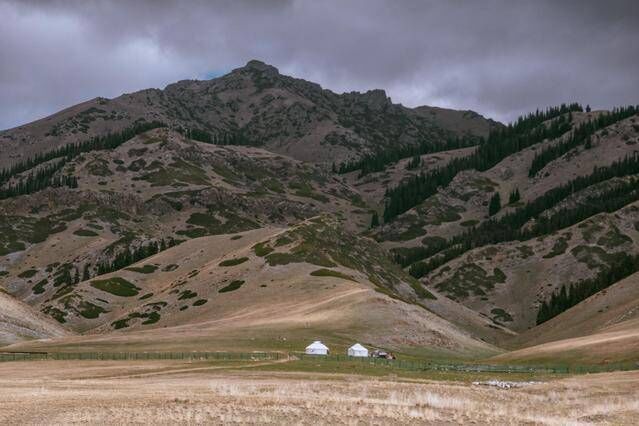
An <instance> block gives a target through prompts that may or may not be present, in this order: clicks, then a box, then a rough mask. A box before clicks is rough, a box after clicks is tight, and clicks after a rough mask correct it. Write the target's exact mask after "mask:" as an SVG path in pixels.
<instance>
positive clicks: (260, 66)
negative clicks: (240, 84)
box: [238, 59, 280, 75]
mask: <svg viewBox="0 0 639 426" xmlns="http://www.w3.org/2000/svg"><path fill="white" fill-rule="evenodd" d="M238 70H240V71H250V72H258V73H261V74H269V75H279V73H280V72H279V70H278V69H277V68H275V67H274V66H273V65H269V64H266V63H264V62H262V61H258V60H257V59H251V60H250V61H248V62H247V63H246V65H245V66H244V67H242V68H239V69H238Z"/></svg>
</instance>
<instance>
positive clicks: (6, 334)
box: [0, 291, 72, 347]
mask: <svg viewBox="0 0 639 426" xmlns="http://www.w3.org/2000/svg"><path fill="white" fill-rule="evenodd" d="M71 334H72V333H71V332H70V331H68V330H66V329H65V328H63V327H61V326H60V324H58V323H57V322H55V321H54V320H53V319H52V318H50V317H48V316H46V315H43V314H41V313H39V312H37V311H36V310H34V309H33V308H31V307H30V306H29V305H26V304H24V303H21V302H19V301H17V300H15V299H14V298H13V297H11V296H9V295H7V294H5V293H3V292H1V291H0V347H2V346H6V345H10V344H12V343H16V342H21V341H24V340H34V339H51V338H54V337H55V338H59V337H63V336H69V335H71Z"/></svg>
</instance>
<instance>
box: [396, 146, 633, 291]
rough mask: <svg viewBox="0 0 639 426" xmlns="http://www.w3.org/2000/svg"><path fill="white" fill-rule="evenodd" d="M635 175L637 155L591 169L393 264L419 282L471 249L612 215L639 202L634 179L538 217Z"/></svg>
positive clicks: (408, 252)
mask: <svg viewBox="0 0 639 426" xmlns="http://www.w3.org/2000/svg"><path fill="white" fill-rule="evenodd" d="M637 173H639V155H638V154H634V155H629V156H626V157H625V158H624V159H622V160H619V161H616V162H614V163H613V164H611V165H610V166H606V167H595V169H594V170H593V172H592V173H591V174H590V175H587V176H582V177H578V178H576V179H573V180H572V181H570V182H568V183H566V184H564V185H561V186H559V187H557V188H553V189H551V190H550V191H548V192H546V193H545V194H544V195H542V196H540V197H539V198H537V199H535V200H533V201H531V202H529V203H527V204H526V205H525V206H524V207H520V208H518V209H517V210H515V211H514V212H511V213H508V214H505V215H503V216H502V217H500V218H499V219H489V220H487V221H485V222H483V223H481V224H480V225H479V226H477V227H473V228H471V229H470V230H468V231H466V232H465V233H463V234H460V235H457V236H454V237H452V238H450V239H449V240H447V241H446V244H439V245H436V246H429V247H418V248H414V249H411V250H403V251H401V252H399V253H396V256H395V257H396V261H398V263H400V264H401V265H402V266H408V265H411V268H410V270H409V272H410V273H411V275H413V276H414V277H416V278H421V277H422V276H424V275H426V274H427V273H429V272H431V271H433V270H435V269H436V268H438V267H439V266H441V265H443V264H444V263H446V262H448V261H449V260H452V259H453V258H455V257H458V256H459V255H461V254H463V253H465V252H466V251H468V250H471V249H473V248H476V247H482V246H485V245H488V244H497V243H501V242H505V241H515V240H520V241H524V240H528V239H531V238H535V237H538V236H541V235H546V234H549V233H552V232H555V231H557V230H559V229H563V228H565V227H568V226H572V225H574V224H576V223H579V222H580V221H582V220H584V219H586V218H588V217H590V216H592V215H595V214H598V213H602V212H613V211H616V210H618V209H619V208H621V207H623V206H625V205H627V204H629V203H631V202H634V201H637V200H639V185H637V184H638V181H637V180H636V179H635V178H632V179H629V180H628V181H627V182H623V183H621V184H617V185H614V186H612V187H611V188H607V189H605V190H603V191H601V193H599V194H596V195H591V196H590V197H586V198H585V199H584V200H583V201H582V202H581V203H580V204H579V205H578V206H576V207H573V208H570V207H567V208H564V209H561V210H559V211H557V212H556V213H555V214H553V215H552V216H541V213H543V212H544V211H546V210H548V209H550V208H552V207H554V206H556V205H557V204H558V203H560V202H561V201H563V200H565V199H566V198H567V197H569V196H570V195H572V194H574V193H576V192H578V191H580V190H582V189H585V188H587V187H589V186H591V185H594V184H597V183H600V182H604V181H607V180H609V179H612V178H615V177H624V176H628V175H634V174H637ZM533 218H534V219H535V222H534V224H533V225H532V226H530V227H528V228H527V229H521V228H522V227H523V226H524V225H525V224H526V223H527V222H528V221H530V220H531V219H533ZM436 255H437V256H436ZM430 257H432V259H429V260H428V262H419V260H421V259H426V258H430ZM415 262H417V263H415Z"/></svg>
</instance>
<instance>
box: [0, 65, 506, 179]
mask: <svg viewBox="0 0 639 426" xmlns="http://www.w3.org/2000/svg"><path fill="white" fill-rule="evenodd" d="M152 121H161V122H163V123H165V124H167V125H168V126H170V127H172V128H183V129H185V130H187V129H188V130H189V131H192V132H194V134H199V135H200V136H204V137H206V138H214V139H219V140H221V141H227V142H231V143H232V142H236V143H238V142H241V143H242V144H249V145H252V146H258V147H262V148H265V149H268V150H269V151H272V152H275V153H279V154H284V155H287V156H290V157H293V158H295V159H298V160H303V161H307V162H314V163H329V164H330V163H339V162H342V161H343V160H345V159H347V158H353V157H359V156H361V155H363V154H365V153H367V152H374V151H377V150H379V149H380V148H383V147H390V146H395V145H397V144H411V143H415V142H417V141H422V140H425V141H430V140H432V141H436V140H439V139H441V138H447V137H453V136H455V137H456V136H463V135H486V134H487V133H488V131H489V129H490V128H492V127H494V126H496V125H497V124H496V123H495V122H493V121H491V120H486V119H484V118H483V117H482V116H480V115H479V114H477V113H475V112H472V111H452V110H446V109H441V108H430V107H420V108H415V109H411V108H406V107H404V106H402V105H398V104H393V103H392V102H391V100H390V98H388V96H387V95H386V93H385V92H384V91H383V90H371V91H368V92H366V93H358V92H352V93H344V94H336V93H333V92H331V91H330V90H326V89H322V87H320V86H319V85H318V84H315V83H310V82H307V81H305V80H301V79H296V78H292V77H288V76H284V75H281V74H280V73H279V72H278V70H277V68H275V67H273V66H271V65H267V64H264V63H262V62H260V61H255V60H253V61H250V62H248V63H247V64H246V66H244V67H242V68H238V69H235V70H233V71H232V72H231V73H229V74H227V75H225V76H222V77H220V78H215V79H212V80H207V81H197V80H184V81H180V82H177V83H174V84H170V85H168V86H167V87H166V88H165V89H164V90H159V89H147V90H142V91H139V92H135V93H131V94H125V95H122V96H119V97H117V98H115V99H105V98H96V99H92V100H90V101H87V102H84V103H82V104H79V105H76V106H73V107H71V108H68V109H65V110H63V111H60V112H59V113H56V114H54V115H52V116H50V117H47V118H44V119H42V120H38V121H35V122H33V123H30V124H27V125H24V126H19V127H16V128H14V129H10V130H5V131H3V132H0V167H4V166H7V165H9V164H10V163H12V162H16V161H20V160H21V159H25V158H28V157H31V156H34V155H36V154H37V153H40V152H44V151H48V150H51V149H54V148H57V147H60V146H63V145H67V144H70V143H77V142H81V141H83V140H86V139H88V138H90V137H94V136H99V135H104V134H106V133H109V132H117V131H121V130H123V129H125V128H127V127H130V126H132V125H133V124H135V123H141V122H152Z"/></svg>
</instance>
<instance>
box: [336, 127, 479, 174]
mask: <svg viewBox="0 0 639 426" xmlns="http://www.w3.org/2000/svg"><path fill="white" fill-rule="evenodd" d="M482 141H483V138H481V137H479V136H463V137H450V138H447V139H444V140H423V141H421V142H419V143H417V144H411V145H402V146H398V147H391V148H387V149H384V150H380V151H378V152H375V153H373V154H367V155H365V156H364V157H362V158H359V159H356V160H352V161H347V162H344V163H342V164H340V165H339V167H337V166H333V171H334V172H337V173H339V174H344V173H349V172H353V171H356V170H359V171H360V173H359V177H363V176H366V175H367V174H369V173H374V172H380V171H382V170H384V169H385V168H386V166H388V165H389V164H392V163H396V162H398V161H399V160H402V159H404V158H409V157H413V158H412V160H411V162H410V163H409V164H408V168H409V169H410V168H417V167H419V165H420V164H421V159H420V157H419V156H421V155H425V154H433V153H436V152H442V151H450V150H453V149H460V148H468V147H471V146H477V145H479V144H480V143H481V142H482Z"/></svg>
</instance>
